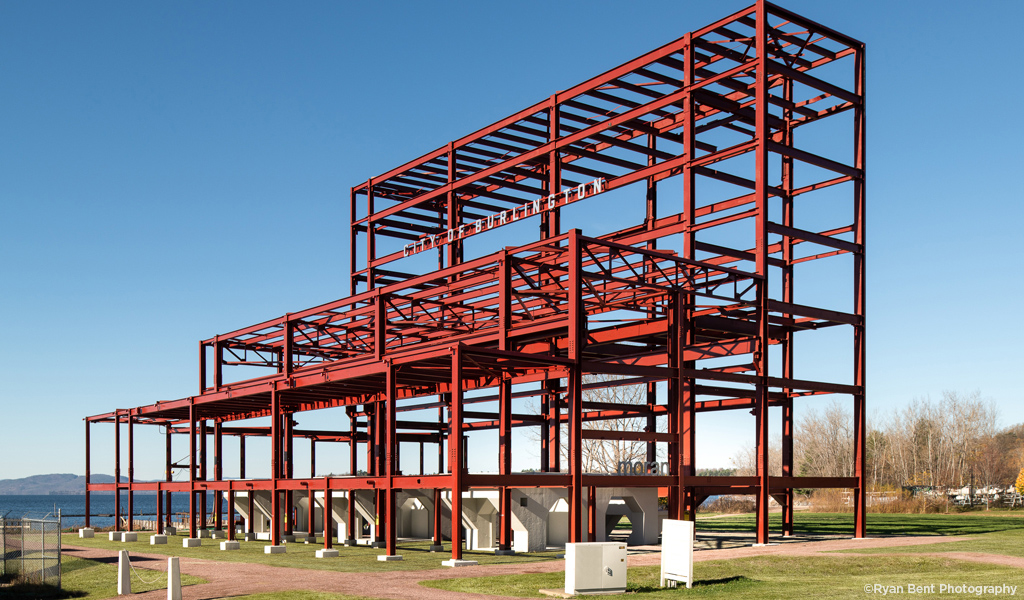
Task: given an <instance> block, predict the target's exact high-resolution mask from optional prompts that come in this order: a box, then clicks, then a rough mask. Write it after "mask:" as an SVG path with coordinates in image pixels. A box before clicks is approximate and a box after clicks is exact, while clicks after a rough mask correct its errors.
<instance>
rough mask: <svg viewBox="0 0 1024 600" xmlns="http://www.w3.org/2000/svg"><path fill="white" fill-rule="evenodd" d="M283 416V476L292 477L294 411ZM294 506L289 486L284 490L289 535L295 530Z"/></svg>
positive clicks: (285, 528)
mask: <svg viewBox="0 0 1024 600" xmlns="http://www.w3.org/2000/svg"><path fill="white" fill-rule="evenodd" d="M281 418H282V419H283V421H284V424H283V425H284V426H283V427H282V434H283V436H284V437H283V438H282V440H281V443H282V445H283V447H284V456H283V459H282V461H281V462H282V466H283V467H284V473H283V474H282V478H283V479H291V478H292V477H293V476H294V471H293V469H294V466H295V462H294V460H295V452H294V445H295V438H294V436H293V435H292V432H293V431H294V423H293V422H292V413H290V412H289V413H284V414H283V415H281ZM294 506H295V502H294V493H293V492H292V489H291V488H288V489H286V490H285V491H284V510H285V514H286V515H287V517H286V518H285V520H284V532H285V534H287V535H292V533H294V532H295V519H294V518H293V517H292V515H293V513H294V512H295V511H294Z"/></svg>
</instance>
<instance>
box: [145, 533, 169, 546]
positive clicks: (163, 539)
mask: <svg viewBox="0 0 1024 600" xmlns="http://www.w3.org/2000/svg"><path fill="white" fill-rule="evenodd" d="M166 543H167V536H166V535H160V534H156V535H151V536H149V545H150V546H156V545H157V544H166Z"/></svg>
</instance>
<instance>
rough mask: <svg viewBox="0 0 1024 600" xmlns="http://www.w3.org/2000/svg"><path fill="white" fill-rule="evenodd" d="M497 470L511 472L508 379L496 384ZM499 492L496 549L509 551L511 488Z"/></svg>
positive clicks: (510, 540)
mask: <svg viewBox="0 0 1024 600" xmlns="http://www.w3.org/2000/svg"><path fill="white" fill-rule="evenodd" d="M502 337H504V336H502ZM498 472H499V473H500V474H502V475H509V474H511V473H512V382H511V381H510V380H508V379H503V380H502V381H501V383H500V384H498ZM499 492H500V494H501V498H500V501H499V503H498V504H499V513H500V514H499V522H498V551H499V552H502V553H509V552H511V550H512V488H510V487H509V486H507V485H503V486H501V488H500V490H499Z"/></svg>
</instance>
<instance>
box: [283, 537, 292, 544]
mask: <svg viewBox="0 0 1024 600" xmlns="http://www.w3.org/2000/svg"><path fill="white" fill-rule="evenodd" d="M281 541H282V542H284V543H285V544H290V543H292V542H294V541H295V536H294V535H282V536H281Z"/></svg>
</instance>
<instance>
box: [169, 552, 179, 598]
mask: <svg viewBox="0 0 1024 600" xmlns="http://www.w3.org/2000/svg"><path fill="white" fill-rule="evenodd" d="M167 600H181V567H180V565H179V564H178V557H177V556H168V557H167Z"/></svg>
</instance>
